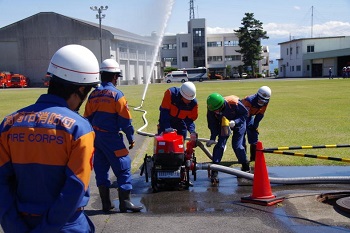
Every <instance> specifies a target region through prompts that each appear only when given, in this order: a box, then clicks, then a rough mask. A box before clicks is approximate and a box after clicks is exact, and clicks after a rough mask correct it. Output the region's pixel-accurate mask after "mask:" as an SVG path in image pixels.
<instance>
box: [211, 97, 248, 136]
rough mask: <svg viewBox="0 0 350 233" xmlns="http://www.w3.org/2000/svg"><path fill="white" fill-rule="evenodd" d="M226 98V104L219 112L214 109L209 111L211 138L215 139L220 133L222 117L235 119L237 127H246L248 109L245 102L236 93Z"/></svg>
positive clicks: (230, 119)
mask: <svg viewBox="0 0 350 233" xmlns="http://www.w3.org/2000/svg"><path fill="white" fill-rule="evenodd" d="M224 99H225V101H224V106H223V108H222V110H221V112H220V113H219V114H216V113H215V112H213V111H209V110H208V111H207V122H208V129H209V130H210V140H215V138H216V136H218V135H220V132H221V120H222V117H226V118H227V119H228V120H229V121H232V120H233V121H235V123H236V126H235V128H237V129H240V128H242V127H245V124H243V123H245V121H246V120H247V117H248V110H247V109H246V108H245V107H244V105H243V103H242V102H241V101H240V99H239V98H238V97H237V96H235V95H230V96H226V97H224ZM244 131H245V129H244Z"/></svg>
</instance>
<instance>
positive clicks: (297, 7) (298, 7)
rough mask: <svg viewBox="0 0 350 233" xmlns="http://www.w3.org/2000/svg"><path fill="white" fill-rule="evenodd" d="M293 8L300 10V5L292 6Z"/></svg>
mask: <svg viewBox="0 0 350 233" xmlns="http://www.w3.org/2000/svg"><path fill="white" fill-rule="evenodd" d="M293 8H294V10H300V9H301V7H300V6H294V7H293Z"/></svg>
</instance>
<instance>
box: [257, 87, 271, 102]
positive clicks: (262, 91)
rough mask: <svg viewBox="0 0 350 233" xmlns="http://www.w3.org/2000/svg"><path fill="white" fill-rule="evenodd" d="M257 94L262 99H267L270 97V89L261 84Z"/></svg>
mask: <svg viewBox="0 0 350 233" xmlns="http://www.w3.org/2000/svg"><path fill="white" fill-rule="evenodd" d="M257 94H258V96H259V97H260V98H262V99H264V100H269V99H270V97H271V89H270V88H269V87H268V86H262V87H260V88H259V90H258V93H257Z"/></svg>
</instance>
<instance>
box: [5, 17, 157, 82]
mask: <svg viewBox="0 0 350 233" xmlns="http://www.w3.org/2000/svg"><path fill="white" fill-rule="evenodd" d="M101 28H102V30H100V28H99V24H96V23H92V22H87V21H83V20H79V19H74V18H70V17H67V16H64V15H61V14H57V13H54V12H41V13H38V14H35V15H33V16H30V17H28V18H25V19H23V20H20V21H18V22H15V23H13V24H10V25H8V26H5V27H3V28H0V54H2V55H3V56H0V71H10V72H13V73H20V74H23V75H25V76H27V77H28V78H30V80H31V84H32V85H33V86H39V85H42V79H43V78H44V77H45V75H46V71H47V67H48V65H49V62H50V59H51V57H52V55H53V54H54V53H55V52H56V51H57V50H58V49H59V48H61V47H62V46H64V45H67V44H80V45H83V46H86V47H87V48H89V49H90V50H91V51H92V52H93V53H94V54H95V56H96V57H97V59H98V60H99V61H101V57H102V60H104V59H106V58H112V59H115V60H116V61H117V62H118V63H119V64H120V67H121V69H122V71H123V77H122V78H120V79H118V82H119V84H143V83H145V81H146V79H147V78H150V80H151V82H155V81H156V79H158V78H159V77H160V76H161V72H160V57H159V53H157V54H155V51H156V46H157V44H158V40H159V39H158V37H157V36H156V35H150V36H140V35H137V34H134V33H130V32H127V31H125V30H121V29H118V28H113V27H108V26H103V25H102V27H101ZM100 33H102V55H101V53H100ZM154 60H155V63H156V64H155V68H154V69H152V71H151V67H152V65H153V61H154Z"/></svg>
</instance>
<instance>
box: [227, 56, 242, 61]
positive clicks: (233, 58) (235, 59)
mask: <svg viewBox="0 0 350 233" xmlns="http://www.w3.org/2000/svg"><path fill="white" fill-rule="evenodd" d="M240 60H241V55H230V56H225V61H240Z"/></svg>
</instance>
